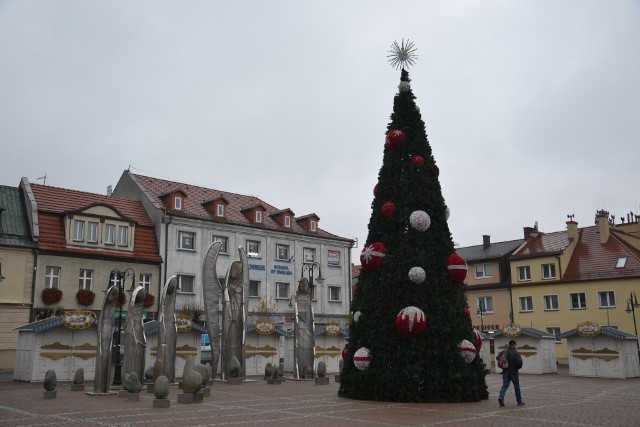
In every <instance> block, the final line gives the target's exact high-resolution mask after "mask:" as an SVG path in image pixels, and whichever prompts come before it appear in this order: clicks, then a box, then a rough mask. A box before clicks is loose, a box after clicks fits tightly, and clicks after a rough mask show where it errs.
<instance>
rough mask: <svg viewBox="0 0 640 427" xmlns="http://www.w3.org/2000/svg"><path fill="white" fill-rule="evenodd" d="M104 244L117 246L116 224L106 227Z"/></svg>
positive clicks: (106, 225)
mask: <svg viewBox="0 0 640 427" xmlns="http://www.w3.org/2000/svg"><path fill="white" fill-rule="evenodd" d="M104 244H105V245H115V244H116V226H115V224H105V225H104Z"/></svg>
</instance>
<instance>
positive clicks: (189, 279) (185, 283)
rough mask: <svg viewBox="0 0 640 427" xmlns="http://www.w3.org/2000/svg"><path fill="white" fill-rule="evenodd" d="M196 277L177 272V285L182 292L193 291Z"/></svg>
mask: <svg viewBox="0 0 640 427" xmlns="http://www.w3.org/2000/svg"><path fill="white" fill-rule="evenodd" d="M195 279H196V277H195V276H191V275H187V274H178V287H179V289H180V292H181V293H183V294H192V293H193V289H194V288H193V284H194V282H195Z"/></svg>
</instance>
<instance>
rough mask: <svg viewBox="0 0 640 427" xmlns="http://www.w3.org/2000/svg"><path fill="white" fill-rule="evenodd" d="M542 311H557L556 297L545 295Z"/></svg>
mask: <svg viewBox="0 0 640 427" xmlns="http://www.w3.org/2000/svg"><path fill="white" fill-rule="evenodd" d="M544 309H545V310H547V311H554V310H558V309H559V304H558V295H545V296H544Z"/></svg>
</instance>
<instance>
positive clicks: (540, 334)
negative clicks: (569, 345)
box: [493, 328, 556, 339]
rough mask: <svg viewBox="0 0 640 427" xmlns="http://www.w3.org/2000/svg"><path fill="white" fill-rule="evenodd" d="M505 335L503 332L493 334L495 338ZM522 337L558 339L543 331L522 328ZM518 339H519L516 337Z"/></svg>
mask: <svg viewBox="0 0 640 427" xmlns="http://www.w3.org/2000/svg"><path fill="white" fill-rule="evenodd" d="M502 335H504V334H503V332H502V331H498V332H496V333H495V334H493V337H494V338H495V337H499V336H502ZM520 335H524V336H526V337H531V338H537V339H541V338H553V339H556V336H555V335H553V334H550V333H549V332H545V331H541V330H539V329H535V328H522V329H521V330H520ZM515 338H517V337H515Z"/></svg>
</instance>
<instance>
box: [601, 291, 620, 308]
mask: <svg viewBox="0 0 640 427" xmlns="http://www.w3.org/2000/svg"><path fill="white" fill-rule="evenodd" d="M598 301H600V307H601V308H611V307H615V306H616V294H615V293H614V292H613V291H602V292H598Z"/></svg>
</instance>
